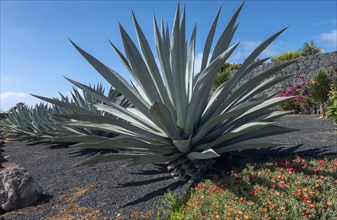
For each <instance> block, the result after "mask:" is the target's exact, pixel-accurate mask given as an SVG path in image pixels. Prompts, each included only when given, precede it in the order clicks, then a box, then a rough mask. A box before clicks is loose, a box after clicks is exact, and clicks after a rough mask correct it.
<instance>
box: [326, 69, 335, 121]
mask: <svg viewBox="0 0 337 220" xmlns="http://www.w3.org/2000/svg"><path fill="white" fill-rule="evenodd" d="M329 78H330V79H331V84H330V92H329V94H328V97H329V104H328V105H327V116H328V118H331V119H332V120H333V121H334V123H335V125H337V70H334V71H331V72H330V75H329Z"/></svg>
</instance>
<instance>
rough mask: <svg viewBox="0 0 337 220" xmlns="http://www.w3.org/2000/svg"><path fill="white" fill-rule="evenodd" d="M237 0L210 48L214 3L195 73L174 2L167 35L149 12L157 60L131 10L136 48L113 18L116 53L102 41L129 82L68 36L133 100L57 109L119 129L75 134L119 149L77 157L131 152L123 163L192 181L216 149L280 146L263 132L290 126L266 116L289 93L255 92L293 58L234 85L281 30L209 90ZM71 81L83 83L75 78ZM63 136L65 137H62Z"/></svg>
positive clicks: (83, 122)
mask: <svg viewBox="0 0 337 220" xmlns="http://www.w3.org/2000/svg"><path fill="white" fill-rule="evenodd" d="M242 6H243V3H242V4H241V5H240V6H239V8H238V9H237V11H236V12H235V13H234V15H233V17H232V18H231V20H230V21H229V23H228V25H227V27H226V28H225V29H224V31H223V32H222V34H221V36H220V38H219V39H218V41H217V43H216V44H215V46H214V50H213V51H212V52H211V47H212V42H213V37H214V33H215V29H216V26H217V21H218V18H219V14H220V10H221V7H220V8H219V10H218V12H217V13H216V16H215V18H214V21H213V23H212V25H211V27H210V30H209V33H208V35H207V39H206V42H205V46H204V51H203V57H202V64H201V68H200V70H198V71H197V74H194V72H195V71H194V64H195V44H196V26H195V27H194V29H193V33H192V36H191V38H190V41H189V43H188V41H187V40H186V39H185V36H186V34H185V8H184V9H183V12H182V15H181V16H180V6H179V4H178V6H177V10H176V15H175V18H174V23H173V29H172V34H171V37H170V36H169V30H168V27H167V26H166V27H165V26H164V25H163V23H162V25H161V28H159V27H158V24H157V21H156V18H155V17H154V36H155V45H156V50H157V54H158V59H159V62H160V65H157V63H156V59H155V57H154V54H153V53H152V51H151V49H150V46H149V43H148V41H147V39H146V38H145V36H144V33H143V31H142V29H141V27H140V26H139V24H138V21H137V19H136V17H135V15H134V14H133V13H132V16H133V21H134V25H135V30H136V33H137V37H138V43H139V48H137V46H136V45H135V43H134V42H133V41H132V39H131V38H130V36H129V35H128V34H127V32H126V31H125V30H124V28H123V26H122V25H120V32H121V37H122V40H123V46H124V54H123V53H122V52H121V51H120V50H119V49H118V48H117V47H116V46H115V45H114V44H112V43H111V42H110V43H111V45H112V47H113V49H114V50H115V52H116V53H117V55H118V56H119V57H120V59H121V61H122V62H123V64H124V65H125V67H126V68H127V69H128V71H129V72H130V73H131V74H132V76H133V78H134V81H132V82H131V84H129V83H128V82H127V81H126V80H125V79H124V78H123V77H122V76H121V75H120V74H119V73H117V72H116V71H114V70H112V69H111V68H109V67H108V66H106V65H104V64H103V63H101V62H100V61H99V60H97V59H96V58H94V57H93V56H92V55H90V54H89V53H87V52H85V51H84V50H82V49H81V48H80V47H79V46H77V45H76V44H75V43H73V42H72V41H71V43H72V44H73V45H74V46H75V48H76V49H77V50H78V51H79V52H80V53H81V54H82V55H83V57H84V58H85V59H86V60H87V61H88V62H89V63H90V64H91V65H92V66H93V67H94V68H95V69H96V70H97V71H98V72H99V73H100V74H101V75H102V76H103V77H104V78H105V79H106V80H107V81H108V82H109V83H111V85H112V86H113V87H114V88H116V89H117V90H118V91H119V92H120V93H121V94H122V95H123V96H125V97H126V98H127V99H128V100H129V101H130V102H131V103H132V104H133V105H134V108H124V107H122V106H120V105H117V104H115V103H111V102H105V103H103V104H99V103H98V104H95V105H94V106H95V107H96V108H97V109H98V110H101V111H104V112H106V113H108V114H109V115H113V116H115V117H111V116H109V115H102V114H86V113H76V114H67V115H58V116H57V117H60V118H64V119H70V120H71V122H67V123H66V126H68V127H72V128H89V129H95V130H105V131H111V132H115V133H118V134H120V135H119V136H117V137H114V138H108V137H99V136H95V135H91V136H90V135H83V136H78V137H75V139H76V141H78V142H81V143H79V144H76V145H75V146H77V147H82V148H90V149H95V148H99V149H102V148H106V149H117V150H120V151H119V153H114V154H105V155H99V156H96V157H93V158H90V159H88V160H86V161H83V162H82V163H81V164H83V165H89V164H94V163H100V162H108V161H116V160H124V159H131V160H130V163H129V165H143V164H149V163H156V162H166V163H167V164H168V169H169V170H170V171H171V172H172V174H173V175H174V176H175V177H178V178H179V179H190V180H192V181H193V180H195V179H198V178H200V177H201V176H202V175H203V174H205V173H206V172H207V170H208V169H209V168H210V167H211V166H212V164H214V162H215V159H216V158H218V157H220V156H221V155H222V154H225V153H227V152H232V151H242V150H247V149H254V148H265V147H273V146H278V145H280V144H281V143H278V142H273V141H271V140H268V139H264V138H265V137H266V136H271V135H276V134H282V133H286V132H290V131H292V129H289V128H285V127H281V126H278V125H275V124H274V123H273V120H274V119H276V118H279V117H281V116H284V115H286V114H287V113H289V112H282V111H278V110H277V109H276V108H274V107H275V106H277V105H279V104H280V103H282V102H284V101H287V100H289V99H292V98H293V97H274V96H273V95H263V94H262V93H261V92H262V91H264V90H266V89H268V88H270V87H271V86H273V85H275V84H277V83H279V82H281V81H282V80H284V79H286V78H287V77H289V76H275V74H276V73H277V72H278V71H280V70H281V69H283V68H284V67H286V66H288V65H289V64H291V63H292V62H294V61H289V62H286V63H281V64H275V65H274V66H272V67H270V68H269V69H267V70H265V71H263V72H261V73H260V74H259V75H258V76H256V77H254V78H253V79H251V80H250V81H249V82H247V83H245V84H243V85H242V86H241V87H239V88H237V89H235V87H236V85H237V83H238V82H239V81H240V80H241V79H242V78H243V77H245V76H246V75H247V74H249V73H250V72H251V71H252V70H253V69H255V68H256V67H258V66H260V65H261V64H262V63H264V62H265V61H266V60H268V58H266V59H262V60H259V61H256V62H255V61H254V60H256V58H257V57H258V56H259V54H260V53H261V52H262V51H263V50H264V49H265V48H266V47H267V46H268V45H269V44H270V43H271V42H272V41H273V40H274V39H275V38H277V37H278V36H279V35H280V34H281V33H282V32H283V31H284V29H282V30H281V31H279V32H277V33H276V34H274V35H272V36H271V37H269V38H268V39H267V40H265V41H264V42H262V43H261V44H260V45H259V46H258V47H257V48H256V49H255V50H254V51H253V52H252V53H251V54H250V55H249V56H248V57H247V59H246V60H245V61H244V62H243V63H242V65H241V67H240V68H239V69H238V71H237V72H236V74H235V75H234V76H233V77H232V78H231V79H230V80H229V81H227V82H225V83H223V84H221V85H220V86H219V87H218V88H217V89H216V90H215V91H214V92H213V91H212V86H213V81H214V78H215V76H216V74H217V72H218V70H219V68H220V67H221V66H222V65H223V64H224V63H225V62H226V60H227V59H228V58H229V57H230V55H231V54H232V53H233V51H234V50H235V48H236V47H237V46H238V45H239V43H235V44H234V45H232V46H231V47H230V42H231V40H232V38H233V36H234V34H235V32H236V29H237V27H238V24H237V23H236V20H237V17H238V15H239V12H240V10H241V8H242ZM73 83H74V84H75V85H76V86H78V87H79V88H81V89H84V90H85V89H86V88H84V87H83V85H82V84H80V83H77V82H75V81H73ZM88 92H89V93H90V91H88ZM93 95H94V94H93ZM40 98H42V97H40ZM43 99H44V100H46V101H48V100H47V99H46V98H43ZM66 139H67V137H65V138H64V141H66ZM68 141H73V139H72V138H71V137H69V138H68Z"/></svg>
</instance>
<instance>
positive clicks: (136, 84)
mask: <svg viewBox="0 0 337 220" xmlns="http://www.w3.org/2000/svg"><path fill="white" fill-rule="evenodd" d="M131 85H132V86H133V88H135V90H136V91H137V92H138V94H139V95H140V96H141V97H142V98H143V99H144V100H145V101H146V102H147V104H149V105H151V100H150V99H149V97H148V96H147V94H146V93H145V91H144V89H143V88H142V87H141V86H139V84H138V83H137V82H133V81H132V80H131Z"/></svg>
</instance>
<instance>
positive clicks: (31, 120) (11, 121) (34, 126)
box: [1, 80, 131, 142]
mask: <svg viewBox="0 0 337 220" xmlns="http://www.w3.org/2000/svg"><path fill="white" fill-rule="evenodd" d="M70 81H71V80H70ZM71 82H72V81H71ZM82 87H83V88H85V91H84V89H83V90H82V91H83V92H82V93H81V92H80V91H79V90H78V89H77V88H75V87H74V88H73V91H72V92H71V98H68V97H67V96H65V95H63V94H61V93H60V97H61V98H60V99H57V98H53V99H48V101H49V102H50V103H52V104H53V106H48V105H46V104H43V103H40V104H37V105H35V106H34V107H28V106H26V105H17V106H16V107H15V108H12V109H11V110H10V111H9V113H8V115H7V117H6V119H4V120H2V124H1V125H2V127H3V128H4V129H5V130H6V132H7V133H11V134H14V135H17V136H21V137H23V138H26V139H33V140H39V141H42V142H64V141H62V138H63V137H68V136H71V137H74V136H78V135H98V136H104V137H115V136H116V134H115V133H112V132H105V131H101V130H92V129H84V128H76V129H72V128H69V127H65V126H64V123H65V122H66V121H67V120H64V119H60V118H55V117H54V115H58V114H74V113H78V112H79V113H86V114H102V115H106V114H107V113H105V112H102V111H99V110H97V109H96V108H95V107H94V106H93V104H92V103H99V102H100V103H103V101H102V99H105V101H106V102H107V101H108V102H113V103H118V104H119V105H121V106H124V107H128V106H130V104H131V103H130V102H129V101H128V100H126V99H125V98H123V97H120V93H119V92H117V91H116V90H115V89H113V88H110V90H109V93H108V95H107V96H105V95H104V89H103V86H102V85H100V84H99V85H97V86H90V85H89V86H86V85H82ZM86 91H90V94H89V93H88V92H86ZM97 97H100V98H97Z"/></svg>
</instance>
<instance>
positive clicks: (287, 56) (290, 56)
mask: <svg viewBox="0 0 337 220" xmlns="http://www.w3.org/2000/svg"><path fill="white" fill-rule="evenodd" d="M301 56H303V53H302V51H286V52H283V53H281V54H279V55H276V56H274V57H273V58H272V59H271V61H272V62H282V61H287V60H294V59H297V58H299V57H301Z"/></svg>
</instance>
